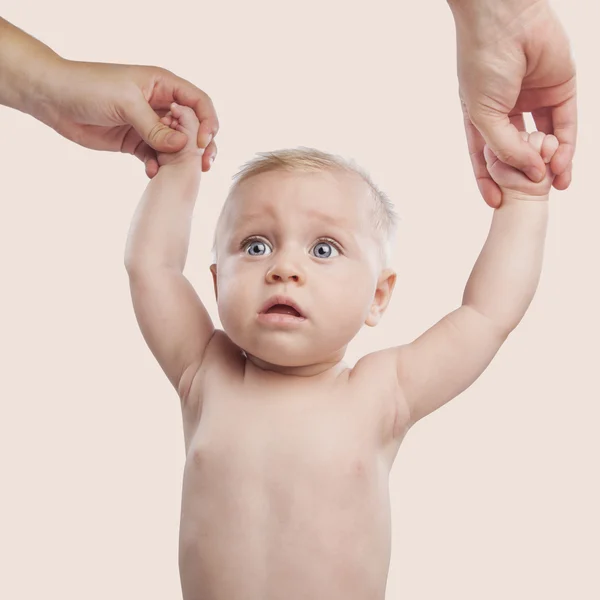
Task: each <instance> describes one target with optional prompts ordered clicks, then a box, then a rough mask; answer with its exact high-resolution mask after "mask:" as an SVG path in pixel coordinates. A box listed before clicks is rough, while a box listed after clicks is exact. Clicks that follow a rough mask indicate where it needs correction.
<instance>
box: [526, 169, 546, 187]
mask: <svg viewBox="0 0 600 600" xmlns="http://www.w3.org/2000/svg"><path fill="white" fill-rule="evenodd" d="M525 174H526V175H527V177H529V179H531V181H534V182H535V183H539V182H540V181H541V180H542V179H543V178H544V174H543V173H542V172H541V171H540V170H539V169H538V168H536V167H529V168H528V169H526V170H525Z"/></svg>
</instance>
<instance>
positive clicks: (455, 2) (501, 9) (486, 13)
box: [447, 0, 547, 23]
mask: <svg viewBox="0 0 600 600" xmlns="http://www.w3.org/2000/svg"><path fill="white" fill-rule="evenodd" d="M541 1H542V2H544V3H547V0H541ZM447 2H448V6H449V7H450V10H451V11H452V14H453V15H454V18H455V20H457V21H467V22H474V21H475V22H476V21H479V20H492V19H493V20H494V21H496V22H498V21H500V22H502V21H506V22H507V23H508V22H509V21H510V20H511V19H513V18H514V16H515V15H517V14H519V13H521V12H523V11H524V10H527V9H528V8H529V7H530V6H533V5H535V4H540V0H447Z"/></svg>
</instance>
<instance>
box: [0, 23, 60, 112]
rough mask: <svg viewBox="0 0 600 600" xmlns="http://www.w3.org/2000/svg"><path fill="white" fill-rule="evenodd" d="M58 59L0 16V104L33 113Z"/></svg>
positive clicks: (41, 101)
mask: <svg viewBox="0 0 600 600" xmlns="http://www.w3.org/2000/svg"><path fill="white" fill-rule="evenodd" d="M61 62H62V59H61V57H60V56H59V55H58V54H56V52H54V51H53V50H51V49H50V48H48V46H46V45H45V44H42V42H40V41H39V40H36V39H35V38H33V37H31V36H30V35H28V34H27V33H25V32H24V31H22V30H20V29H19V28H18V27H15V26H14V25H12V24H11V23H9V22H8V21H6V20H5V19H2V18H1V17H0V104H3V105H5V106H10V107H11V108H16V109H17V110H20V111H22V112H25V113H28V114H30V115H33V116H37V115H38V113H40V112H41V111H42V110H43V106H44V104H46V103H47V102H48V98H49V94H50V92H51V84H52V73H53V72H54V71H55V70H56V69H57V68H58V66H59V64H60V63H61Z"/></svg>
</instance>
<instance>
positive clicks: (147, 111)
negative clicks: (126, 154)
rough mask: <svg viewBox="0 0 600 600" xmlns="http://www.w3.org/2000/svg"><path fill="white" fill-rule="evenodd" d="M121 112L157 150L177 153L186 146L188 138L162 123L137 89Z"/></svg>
mask: <svg viewBox="0 0 600 600" xmlns="http://www.w3.org/2000/svg"><path fill="white" fill-rule="evenodd" d="M121 112H122V114H123V118H124V119H125V121H126V122H127V123H129V124H130V125H132V126H133V128H134V129H135V130H136V131H137V132H138V134H139V136H140V137H141V138H142V139H143V140H144V142H146V144H147V145H148V146H150V147H152V148H154V149H155V150H158V151H159V152H176V151H177V150H181V149H182V148H183V147H184V146H185V144H186V141H187V136H186V135H185V134H184V133H181V132H179V131H175V130H173V129H171V128H170V127H168V126H167V125H165V124H164V123H161V122H160V117H159V116H158V115H157V114H156V113H155V112H154V109H153V108H152V107H151V106H150V105H149V104H148V102H147V100H146V99H145V98H144V95H143V94H142V92H141V91H140V90H138V89H137V88H135V91H134V92H132V94H131V96H130V97H129V98H127V99H126V100H125V101H124V102H123V104H122V105H121ZM136 156H137V154H136Z"/></svg>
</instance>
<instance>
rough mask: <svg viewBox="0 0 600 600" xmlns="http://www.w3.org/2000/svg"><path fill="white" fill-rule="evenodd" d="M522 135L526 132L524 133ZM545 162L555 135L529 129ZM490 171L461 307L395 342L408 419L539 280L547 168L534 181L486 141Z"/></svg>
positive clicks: (467, 381)
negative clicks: (489, 216) (487, 208)
mask: <svg viewBox="0 0 600 600" xmlns="http://www.w3.org/2000/svg"><path fill="white" fill-rule="evenodd" d="M524 135H525V136H527V134H524ZM528 139H529V143H531V144H532V145H533V146H534V147H535V148H536V150H537V151H538V152H540V153H541V155H542V157H543V158H544V160H545V162H546V163H548V162H549V160H550V159H551V158H552V156H553V155H554V152H555V151H556V148H557V147H558V141H557V140H556V138H555V137H554V136H550V135H549V136H546V135H545V134H543V133H541V132H535V133H533V134H531V135H530V136H529V138H528ZM485 156H486V161H487V166H488V170H489V172H490V175H491V176H492V178H493V179H494V181H496V183H497V184H498V185H499V187H500V189H501V191H502V195H503V198H502V206H501V207H500V208H499V209H496V210H495V211H494V217H493V220H492V225H491V228H490V232H489V235H488V238H487V241H486V242H485V245H484V246H483V249H482V251H481V254H480V255H479V258H478V259H477V262H476V263H475V266H474V267H473V271H472V272H471V276H470V277H469V280H468V282H467V285H466V288H465V292H464V296H463V301H462V306H461V307H460V308H458V309H457V310H455V311H454V312H452V313H450V314H449V315H447V316H446V317H444V318H443V319H442V320H441V321H439V322H438V323H437V324H436V325H434V326H433V327H432V328H431V329H429V330H428V331H426V332H425V333H424V334H423V335H421V336H420V337H419V338H417V339H416V340H415V341H413V342H412V343H410V344H407V345H405V346H401V347H399V348H397V349H396V352H397V369H398V381H399V385H400V387H401V391H402V394H403V396H404V397H405V399H406V401H407V403H408V408H409V410H410V414H411V419H410V421H411V424H412V423H414V422H416V421H418V420H419V419H421V418H422V417H424V416H425V415H427V414H429V413H430V412H432V411H433V410H435V409H437V408H439V407H440V406H442V405H443V404H445V403H446V402H448V401H449V400H450V399H452V398H454V397H455V396H457V395H458V394H460V393H461V392H462V391H463V390H465V389H466V388H467V387H469V386H470V385H471V384H472V383H473V382H474V381H475V380H476V379H477V378H478V377H479V375H480V374H481V373H482V372H483V371H484V369H485V368H486V367H487V366H488V364H489V363H490V362H491V360H492V358H493V357H494V355H495V354H496V352H497V351H498V350H499V348H500V346H501V345H502V344H503V343H504V341H505V340H506V338H507V336H508V335H509V333H510V332H511V331H512V330H513V329H514V328H515V327H516V326H517V325H518V324H519V322H520V321H521V319H522V317H523V315H524V314H525V312H526V311H527V308H528V307H529V304H530V302H531V300H532V299H533V296H534V294H535V290H536V288H537V285H538V281H539V277H540V272H541V267H542V256H543V248H544V240H545V235H546V226H547V219H548V192H549V190H550V187H551V185H552V180H553V175H552V173H551V171H550V168H547V173H546V177H545V179H544V180H543V181H542V182H540V183H533V182H532V181H530V180H529V179H528V178H527V177H526V176H525V175H523V174H522V173H521V172H520V171H517V170H515V169H513V168H512V167H509V166H508V165H505V164H503V163H501V162H500V161H498V160H497V158H496V157H495V156H494V155H493V154H492V153H491V152H490V150H489V149H488V148H486V152H485Z"/></svg>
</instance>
